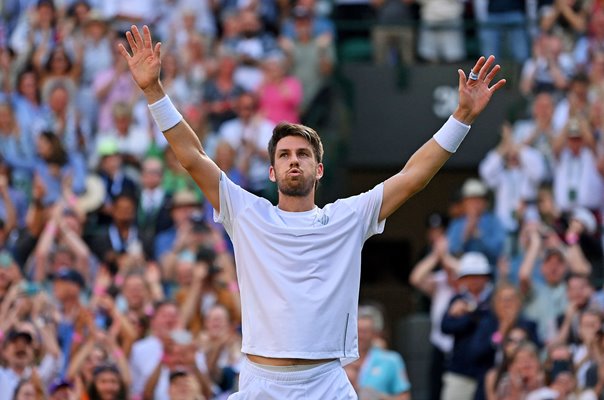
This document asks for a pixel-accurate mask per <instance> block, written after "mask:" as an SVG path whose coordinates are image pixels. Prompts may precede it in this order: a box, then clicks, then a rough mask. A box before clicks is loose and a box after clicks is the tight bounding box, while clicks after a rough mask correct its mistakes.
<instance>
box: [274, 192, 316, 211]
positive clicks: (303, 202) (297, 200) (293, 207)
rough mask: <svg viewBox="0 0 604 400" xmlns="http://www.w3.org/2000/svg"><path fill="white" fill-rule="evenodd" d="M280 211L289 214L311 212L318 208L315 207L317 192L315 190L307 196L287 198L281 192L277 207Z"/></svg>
mask: <svg viewBox="0 0 604 400" xmlns="http://www.w3.org/2000/svg"><path fill="white" fill-rule="evenodd" d="M277 207H279V209H280V210H283V211H288V212H304V211H310V210H312V209H313V208H315V207H316V205H315V192H314V190H313V191H312V192H311V193H309V194H308V195H307V196H304V197H298V196H287V195H284V194H283V193H281V192H279V204H278V205H277Z"/></svg>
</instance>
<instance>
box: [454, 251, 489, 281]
mask: <svg viewBox="0 0 604 400" xmlns="http://www.w3.org/2000/svg"><path fill="white" fill-rule="evenodd" d="M490 273H491V266H490V265H489V260H487V258H486V257H485V255H484V254H482V253H478V252H473V251H471V252H468V253H465V254H464V255H463V256H461V259H460V260H459V268H458V270H457V278H462V277H464V276H472V275H489V274H490Z"/></svg>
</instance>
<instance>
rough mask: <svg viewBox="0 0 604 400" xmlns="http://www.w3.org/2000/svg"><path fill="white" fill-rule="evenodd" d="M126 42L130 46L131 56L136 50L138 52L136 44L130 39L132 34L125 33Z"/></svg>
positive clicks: (132, 38)
mask: <svg viewBox="0 0 604 400" xmlns="http://www.w3.org/2000/svg"><path fill="white" fill-rule="evenodd" d="M126 40H127V41H128V44H129V45H130V49H131V50H132V54H134V53H135V52H136V50H138V46H137V45H136V42H135V41H134V37H132V33H131V32H130V31H128V32H126Z"/></svg>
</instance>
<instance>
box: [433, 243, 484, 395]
mask: <svg viewBox="0 0 604 400" xmlns="http://www.w3.org/2000/svg"><path fill="white" fill-rule="evenodd" d="M490 274H491V267H490V266H489V261H488V259H487V258H486V257H485V256H484V255H482V254H480V253H476V252H468V253H466V254H464V255H463V256H462V257H461V259H460V260H459V268H458V270H457V279H458V286H459V291H460V292H459V293H458V294H456V295H455V296H453V298H452V299H451V302H450V303H449V307H448V309H447V311H446V313H445V316H444V317H443V321H442V331H443V333H445V334H449V335H452V336H453V350H452V352H451V357H450V358H449V362H448V365H447V372H445V374H444V376H443V392H442V397H441V398H442V399H443V400H457V399H472V398H475V399H480V398H483V396H484V393H482V392H478V391H477V388H478V384H479V382H480V381H481V380H482V377H483V376H484V374H485V373H486V372H487V370H488V368H489V367H490V365H488V364H485V363H479V364H477V363H475V362H474V361H473V360H472V358H471V354H472V353H471V348H472V346H473V340H474V336H475V334H476V332H477V329H478V325H479V323H480V320H481V319H482V318H484V317H486V316H487V315H488V313H489V309H490V306H489V303H490V300H491V293H492V290H493V289H492V285H491V283H490V278H489V275H490Z"/></svg>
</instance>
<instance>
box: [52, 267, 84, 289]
mask: <svg viewBox="0 0 604 400" xmlns="http://www.w3.org/2000/svg"><path fill="white" fill-rule="evenodd" d="M53 279H54V280H61V281H67V282H72V283H75V284H77V285H78V286H79V287H80V288H84V287H86V282H85V281H84V277H83V276H82V274H80V273H79V272H78V271H76V270H75V269H73V268H68V267H63V268H61V269H59V271H57V272H56V273H55V274H54V276H53Z"/></svg>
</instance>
